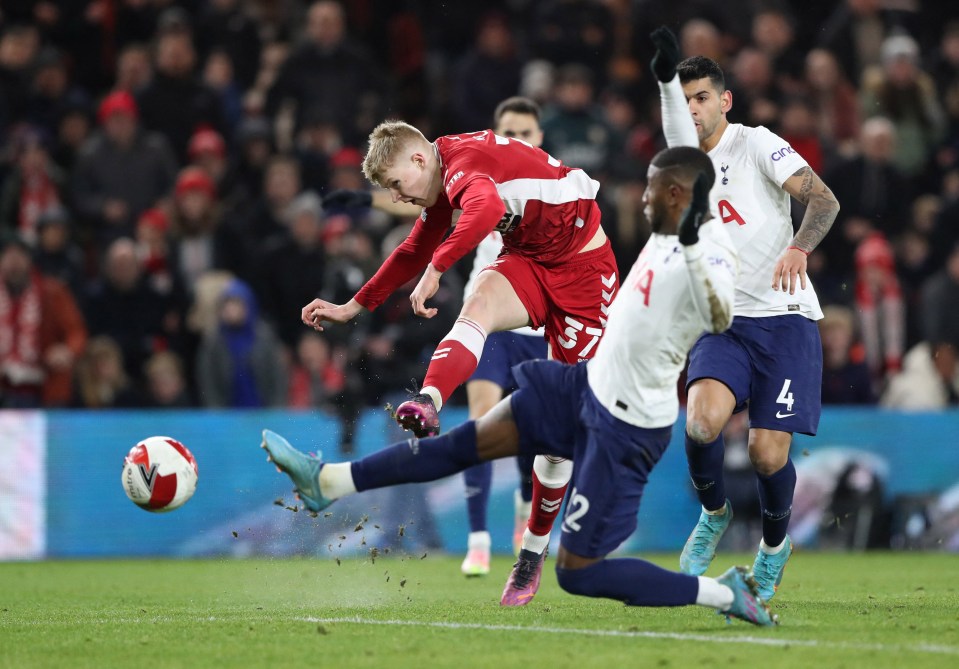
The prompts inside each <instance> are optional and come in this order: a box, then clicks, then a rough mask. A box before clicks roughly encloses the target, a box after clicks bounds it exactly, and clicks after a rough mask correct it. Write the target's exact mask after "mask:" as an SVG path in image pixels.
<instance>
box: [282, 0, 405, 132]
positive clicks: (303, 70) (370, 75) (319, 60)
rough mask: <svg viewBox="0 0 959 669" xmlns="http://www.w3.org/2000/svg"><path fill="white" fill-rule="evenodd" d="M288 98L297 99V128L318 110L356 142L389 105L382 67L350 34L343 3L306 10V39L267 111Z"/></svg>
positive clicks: (328, 1)
mask: <svg viewBox="0 0 959 669" xmlns="http://www.w3.org/2000/svg"><path fill="white" fill-rule="evenodd" d="M287 102H293V103H295V105H296V112H295V114H296V121H295V125H296V128H299V127H300V126H301V125H302V123H303V120H304V119H305V118H306V117H307V115H309V114H315V113H318V112H319V113H322V114H324V115H325V116H328V117H329V118H331V119H333V121H334V122H335V123H336V126H337V128H338V130H339V131H340V133H341V134H342V135H343V138H344V140H345V141H346V142H348V143H351V144H352V143H357V142H358V141H361V140H362V139H363V138H364V137H365V136H366V134H367V133H368V132H369V131H370V130H371V129H372V128H373V126H374V125H375V124H376V121H377V119H379V118H380V116H381V115H382V112H383V110H384V109H385V104H386V85H385V82H384V81H383V77H382V75H381V74H380V68H378V67H377V66H376V64H375V63H374V62H373V60H372V59H371V58H370V57H369V55H368V54H367V53H366V51H365V49H363V48H362V47H361V46H360V45H359V43H357V42H356V41H355V40H353V39H351V38H350V37H349V35H347V32H346V18H345V16H344V13H343V7H342V6H341V5H340V4H339V3H337V2H334V1H333V0H319V1H318V2H314V3H313V4H312V5H310V7H309V9H308V10H307V15H306V32H305V40H304V41H303V42H302V43H301V44H300V45H298V46H297V47H296V48H295V49H294V50H293V51H292V53H290V56H289V58H287V60H286V62H284V63H283V65H282V66H281V67H280V70H279V73H278V75H277V78H276V82H275V83H274V84H273V86H272V88H270V90H269V94H268V96H267V100H266V113H267V115H268V116H275V115H276V114H277V112H278V111H279V110H280V108H281V107H282V106H283V105H284V104H285V103H287Z"/></svg>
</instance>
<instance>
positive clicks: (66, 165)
mask: <svg viewBox="0 0 959 669" xmlns="http://www.w3.org/2000/svg"><path fill="white" fill-rule="evenodd" d="M91 109H92V107H91V106H88V105H85V104H76V105H70V106H67V107H66V108H65V109H64V110H63V113H62V114H61V115H60V118H59V119H57V128H56V133H55V135H54V138H55V139H54V142H53V146H52V147H51V150H50V157H51V158H53V162H55V163H56V164H57V165H58V166H59V167H60V169H61V170H63V172H64V174H67V175H72V174H73V170H74V167H75V166H76V163H77V156H78V155H79V153H80V147H82V146H83V144H84V142H86V141H87V139H88V138H89V137H90V133H91V132H92V131H93V114H92V113H91V111H90V110H91Z"/></svg>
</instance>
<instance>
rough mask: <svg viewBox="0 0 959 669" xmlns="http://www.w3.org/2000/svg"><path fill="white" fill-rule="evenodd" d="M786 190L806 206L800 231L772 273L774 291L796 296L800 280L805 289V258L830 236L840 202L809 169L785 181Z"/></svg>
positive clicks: (806, 167) (804, 169)
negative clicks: (782, 291)
mask: <svg viewBox="0 0 959 669" xmlns="http://www.w3.org/2000/svg"><path fill="white" fill-rule="evenodd" d="M783 190H784V191H786V192H787V193H789V194H790V195H792V196H793V197H794V198H796V200H798V201H799V202H801V203H802V204H804V205H806V213H805V215H804V216H803V219H802V223H801V224H800V226H799V231H798V232H797V233H796V236H795V237H793V242H792V244H790V246H789V248H788V249H786V252H785V253H784V254H783V257H782V258H780V259H779V262H778V263H777V264H776V269H775V270H774V271H773V282H772V287H773V289H774V290H779V289H780V288H782V290H788V291H789V294H790V295H793V294H794V293H795V292H796V285H797V280H798V283H799V285H801V286H802V289H803V290H805V289H806V256H808V255H809V253H810V252H811V251H812V250H813V249H815V248H816V247H817V246H818V245H819V242H821V241H822V240H823V237H825V236H826V233H827V232H829V228H831V227H832V224H833V221H835V220H836V215H837V214H838V213H839V202H838V201H837V200H836V196H835V195H833V194H832V191H831V190H829V187H828V186H826V184H824V183H823V181H822V179H820V178H819V177H818V176H817V175H816V173H815V172H813V171H812V168H811V167H809V166H808V165H807V166H805V167H802V168H800V169H799V170H797V171H796V172H795V173H794V174H793V175H792V176H791V177H789V178H788V179H786V183H784V184H783Z"/></svg>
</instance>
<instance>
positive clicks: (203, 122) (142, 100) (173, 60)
mask: <svg viewBox="0 0 959 669" xmlns="http://www.w3.org/2000/svg"><path fill="white" fill-rule="evenodd" d="M154 67H155V72H154V74H153V78H152V79H151V80H150V83H149V84H147V86H146V88H144V89H143V90H142V91H141V92H140V93H139V94H138V95H137V102H138V103H139V106H140V112H141V117H142V119H143V125H144V127H146V128H147V129H149V130H154V131H157V132H159V133H161V134H162V135H163V136H164V137H166V139H167V141H169V142H170V145H171V146H172V147H173V151H174V153H175V154H176V155H177V157H178V159H179V162H180V163H181V164H182V163H184V162H186V159H187V144H188V143H189V141H190V137H191V136H192V135H193V133H194V132H195V131H196V129H197V128H198V127H200V126H209V127H211V128H213V129H214V130H216V131H217V132H219V133H220V134H222V133H223V132H224V130H225V128H226V123H225V120H224V116H223V108H222V106H221V104H220V99H219V97H218V96H217V94H216V92H215V91H214V90H213V89H212V88H210V87H209V86H208V85H206V84H205V83H203V82H202V81H201V80H200V79H199V77H198V76H197V74H196V52H195V51H194V49H193V42H192V38H191V36H190V33H188V32H185V31H182V30H175V31H168V32H165V33H161V34H160V36H159V38H158V39H157V43H156V56H155V59H154Z"/></svg>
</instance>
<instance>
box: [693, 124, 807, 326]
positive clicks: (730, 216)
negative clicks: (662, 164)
mask: <svg viewBox="0 0 959 669" xmlns="http://www.w3.org/2000/svg"><path fill="white" fill-rule="evenodd" d="M708 155H709V157H710V158H711V159H712V161H713V166H714V167H715V168H716V184H715V185H714V186H713V189H712V192H711V193H710V201H711V204H712V205H713V211H717V212H718V213H719V217H720V220H721V221H722V222H723V223H724V227H725V228H726V231H727V232H728V233H729V237H730V239H732V241H733V244H734V245H735V246H736V250H737V251H738V253H739V263H740V275H739V282H738V283H737V285H736V309H735V314H736V315H737V316H753V317H761V316H780V315H783V314H791V313H798V314H802V315H803V316H806V317H807V318H810V319H812V320H819V319H820V318H822V310H821V309H820V308H819V299H818V298H817V297H816V291H815V290H813V287H812V283H811V282H810V281H809V279H808V277H807V280H806V290H802V289H801V288H797V289H796V293H795V294H794V295H790V294H789V291H782V290H779V291H775V290H773V289H772V277H773V270H774V269H775V267H776V263H777V262H779V259H780V258H781V257H782V255H783V253H784V252H785V251H786V248H787V247H788V246H789V244H790V242H791V241H792V238H793V227H792V218H791V217H790V214H789V207H790V202H789V200H790V196H789V193H787V192H786V191H784V190H783V189H782V185H783V184H784V183H785V182H786V179H788V178H789V177H791V176H792V175H793V174H794V173H795V172H796V171H797V170H799V169H800V168H802V167H807V166H808V164H807V163H806V161H805V160H804V159H803V157H802V156H800V155H799V154H798V153H796V151H795V150H793V148H792V147H791V146H790V145H789V142H787V141H786V140H784V139H782V138H781V137H779V136H778V135H776V134H774V133H772V132H770V131H769V130H767V129H766V128H764V127H762V126H759V127H756V128H751V127H747V126H744V125H742V124H739V123H732V124H730V125H729V126H728V127H727V128H726V131H725V132H723V136H722V138H721V139H720V140H719V144H717V145H716V146H715V147H713V150H712V151H710V152H709V154H708Z"/></svg>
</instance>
